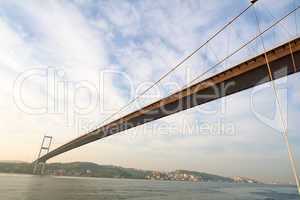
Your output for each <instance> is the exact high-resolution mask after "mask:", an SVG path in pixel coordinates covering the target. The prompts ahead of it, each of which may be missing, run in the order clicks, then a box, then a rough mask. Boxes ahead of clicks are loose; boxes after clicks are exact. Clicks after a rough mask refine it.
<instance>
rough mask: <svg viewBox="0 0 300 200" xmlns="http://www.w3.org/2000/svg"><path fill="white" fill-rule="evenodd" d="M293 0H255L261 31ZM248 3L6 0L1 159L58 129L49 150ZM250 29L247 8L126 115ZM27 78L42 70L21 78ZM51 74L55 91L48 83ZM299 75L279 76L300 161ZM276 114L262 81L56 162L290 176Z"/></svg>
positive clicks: (285, 31) (20, 155) (30, 150)
mask: <svg viewBox="0 0 300 200" xmlns="http://www.w3.org/2000/svg"><path fill="white" fill-rule="evenodd" d="M274 2H276V3H274ZM296 4H299V2H297V1H296V0H286V1H274V0H273V1H272V0H260V1H259V2H258V3H257V5H256V9H257V12H258V16H259V18H260V22H261V25H262V28H263V29H264V28H266V27H268V26H270V25H271V24H272V23H273V22H274V21H275V20H276V19H278V18H279V17H281V16H283V15H284V14H286V13H287V12H288V11H289V10H291V9H293V8H295V6H296ZM247 5H248V1H246V0H245V1H234V0H230V1H217V0H215V1H201V0H199V1H192V0H190V1H155V2H153V1H93V0H88V1H82V0H73V1H55V0H53V1H48V2H41V1H33V0H32V1H26V2H20V1H1V2H0V38H1V39H2V41H1V47H0V71H1V73H0V77H1V79H0V80H1V87H0V93H1V96H3V97H5V98H1V99H0V108H1V111H2V112H1V114H2V123H1V124H0V130H1V140H0V150H1V151H0V152H1V153H0V159H1V160H9V159H13V160H25V161H32V160H34V159H35V156H36V154H37V151H38V148H39V145H40V142H41V139H42V137H43V135H45V134H49V135H52V136H54V144H53V148H54V147H57V146H59V145H61V144H63V143H65V142H67V141H69V140H71V139H73V138H75V137H77V136H79V135H81V134H84V133H85V132H86V131H87V130H86V129H92V128H93V127H96V126H97V125H99V123H100V122H101V121H102V120H103V119H105V117H107V116H109V115H110V114H112V113H113V112H114V111H117V110H118V109H119V108H120V107H122V105H125V104H126V103H127V102H128V101H129V99H132V98H134V97H135V96H136V95H137V94H139V93H141V92H142V91H143V90H144V89H146V88H147V87H149V86H150V85H151V83H153V82H154V81H156V80H157V79H158V78H159V77H160V76H162V75H163V74H164V73H166V72H167V71H168V70H169V69H171V68H172V67H173V66H174V65H175V64H176V63H178V62H179V61H180V60H181V59H183V58H184V56H186V55H188V54H189V53H190V52H192V51H193V50H194V49H196V48H197V47H198V46H200V44H201V43H203V42H204V41H205V40H207V39H208V37H209V36H210V35H212V34H213V33H214V32H215V31H216V30H217V29H218V28H219V27H221V26H222V25H223V24H225V23H226V22H227V21H229V19H231V18H232V17H233V16H235V15H236V14H238V13H239V12H240V11H241V10H242V9H244V8H245V7H247ZM296 14H297V15H291V16H290V17H289V18H287V20H285V21H284V22H283V23H282V24H281V25H280V26H277V27H275V28H274V29H272V30H271V31H270V32H268V33H267V34H266V35H265V37H264V42H265V43H266V47H267V48H271V47H273V46H276V45H279V44H280V43H282V42H284V41H287V40H288V39H291V38H294V37H296V35H297V34H298V33H299V32H298V27H299V28H300V24H299V21H300V20H299V17H298V14H299V15H300V13H296ZM255 34H257V26H256V22H255V18H254V14H253V9H250V10H249V11H248V12H247V13H245V15H243V16H242V17H241V18H240V19H239V20H238V21H236V23H234V24H233V25H232V26H231V27H230V28H229V29H226V30H225V31H224V32H223V33H222V34H220V35H219V37H217V38H216V39H214V40H213V41H212V42H211V43H209V45H208V46H206V47H204V48H203V49H201V50H200V52H199V53H198V54H197V55H195V56H194V57H193V58H192V59H191V60H189V61H188V62H187V63H186V64H184V65H183V66H182V67H181V68H179V69H178V70H176V71H175V72H174V73H172V74H171V75H170V76H169V77H167V78H166V79H165V80H163V81H162V82H161V83H160V84H159V86H158V87H155V88H153V89H152V90H151V91H149V93H147V94H146V95H145V96H143V97H142V98H141V99H139V100H138V102H137V103H135V104H133V105H132V106H130V107H129V108H128V109H127V110H125V111H124V112H122V113H120V115H119V116H121V115H124V114H126V113H128V112H130V111H133V110H135V109H137V108H139V107H141V106H143V105H147V104H149V103H151V102H153V101H154V100H157V99H159V98H161V97H163V96H166V95H168V94H171V93H173V92H174V91H176V90H179V89H180V88H181V87H183V86H184V85H185V84H187V83H188V82H189V80H192V79H193V78H195V77H197V76H198V75H199V74H201V72H203V71H205V70H206V69H208V68H209V67H210V66H211V65H213V64H215V63H217V62H218V60H220V59H222V58H223V57H225V56H226V55H228V54H229V53H230V52H232V51H234V50H235V49H236V48H238V47H239V46H240V45H241V44H242V43H243V42H245V41H247V40H249V39H251V38H252V37H253V36H254V35H255ZM261 52H262V45H261V43H260V41H255V42H254V43H252V44H251V45H250V46H249V47H247V48H245V49H244V50H242V51H241V52H240V53H238V54H237V55H235V56H233V57H232V58H230V59H229V60H228V61H226V62H225V63H224V64H223V65H221V66H219V67H218V68H217V69H216V70H214V71H212V72H211V73H210V74H207V75H206V77H208V76H211V75H212V74H214V73H217V72H220V71H222V70H224V69H226V68H228V67H230V66H232V65H234V64H238V63H239V62H241V61H243V60H245V59H248V58H250V57H252V56H255V55H257V54H258V53H261ZM32 74H35V76H30V78H28V79H26V80H25V79H24V80H25V81H24V82H22V81H21V82H20V80H23V79H22V78H24V77H25V78H26V76H29V75H32ZM53 74H54V76H55V81H56V82H55V84H54V85H55V88H56V87H57V88H56V90H55V91H54V90H52V88H51V87H52V85H51V84H50V81H53V80H54V79H53V80H52V79H51V77H52V76H51V75H53ZM49 77H50V78H49ZM101 77H102V78H101ZM204 78H205V77H202V78H201V79H204ZM50 79H51V80H50ZM298 79H299V75H294V76H292V77H290V78H288V79H284V80H280V81H278V82H277V86H278V88H280V94H281V95H282V104H283V105H284V108H286V109H285V111H286V113H288V114H287V115H288V125H289V131H290V132H289V136H290V139H291V143H292V145H293V149H294V152H295V156H296V160H297V161H299V166H300V153H299V152H300V149H299V147H298V146H299V145H298V144H299V143H300V136H299V133H298V132H297V130H298V129H299V125H298V124H299V123H297V119H298V117H299V115H300V113H299V112H300V110H299V97H300V94H299V86H297V83H298V82H299V80H298ZM47 80H48V82H47ZM20 91H21V94H20ZM53 91H54V92H53ZM251 100H252V101H251ZM276 110H277V109H276V107H275V103H274V98H273V93H272V90H271V89H270V87H268V85H264V86H262V87H259V88H256V89H251V90H247V91H244V92H242V93H239V94H235V95H232V96H230V97H226V98H224V99H222V100H218V101H216V102H211V103H208V104H206V105H203V106H200V107H196V108H193V109H191V110H188V111H185V112H182V113H179V114H176V115H173V116H169V117H167V118H164V119H161V120H159V121H156V122H153V123H150V124H148V125H146V126H144V127H139V128H135V129H132V130H130V131H127V132H125V133H121V134H119V135H116V136H113V137H109V138H107V139H104V140H102V141H98V142H95V143H92V144H89V145H87V146H84V147H81V148H79V149H76V150H74V151H71V152H69V153H66V154H64V155H62V156H59V157H57V158H55V159H53V160H52V161H92V162H97V163H100V164H113V165H121V166H125V167H135V168H144V169H159V170H173V169H179V168H183V169H190V170H198V171H207V172H211V173H218V174H222V175H226V176H234V175H240V176H251V177H254V178H258V179H260V180H266V181H283V182H290V181H292V174H291V170H290V168H289V163H288V160H287V152H286V148H285V144H284V142H283V138H282V136H281V135H280V131H279V130H280V123H279V122H278V116H277V115H276V112H275V111H276ZM195 126H200V127H202V128H203V127H204V129H205V130H204V131H203V132H201V131H199V129H197V128H195ZM207 126H208V127H212V126H217V127H218V126H223V127H225V129H226V130H225V131H223V132H222V134H221V135H218V134H216V132H217V131H208V132H207V129H206V128H207ZM187 127H188V128H187ZM198 128H199V127H198ZM230 128H232V129H233V130H234V131H233V133H232V132H231V131H230V130H231V129H230ZM228 129H230V130H228ZM270 168H272V170H270ZM298 171H299V167H298Z"/></svg>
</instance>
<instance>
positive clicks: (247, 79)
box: [38, 38, 300, 162]
mask: <svg viewBox="0 0 300 200" xmlns="http://www.w3.org/2000/svg"><path fill="white" fill-rule="evenodd" d="M289 44H290V45H291V49H292V52H293V56H292V54H291V51H290V46H289ZM267 55H268V59H269V62H270V67H271V70H272V75H273V78H274V80H275V79H279V78H282V77H284V76H288V75H290V74H293V73H296V72H299V71H300V38H297V39H294V40H292V41H289V42H287V43H285V44H283V45H281V46H279V47H276V48H274V49H272V50H270V51H268V52H267ZM293 58H294V62H293ZM294 63H295V65H294ZM269 81H270V78H269V75H268V69H267V65H266V61H265V57H264V54H261V55H258V56H256V57H254V58H252V59H250V60H248V61H246V62H243V63H241V64H239V65H236V66H234V67H232V68H230V69H228V70H226V71H224V72H221V73H219V74H216V75H214V76H212V77H210V78H208V79H206V80H204V81H201V82H199V83H196V84H194V85H192V86H190V87H188V88H186V89H183V90H182V91H180V92H177V93H175V94H172V95H170V96H168V97H166V98H164V99H161V100H159V101H157V102H155V103H152V104H150V105H148V106H145V107H144V108H142V109H140V110H137V111H135V112H132V113H130V114H128V115H126V116H124V117H121V118H120V119H117V120H115V121H113V122H111V123H108V124H106V125H104V126H102V127H100V128H98V129H96V130H94V131H92V132H90V133H88V134H85V135H83V136H81V137H78V138H76V139H74V140H72V141H70V142H68V143H66V144H64V145H62V146H60V147H58V148H57V149H55V150H53V151H51V152H49V153H48V154H46V155H44V156H43V157H41V158H40V159H39V160H38V161H39V162H46V161H47V160H48V159H50V158H52V157H54V156H57V155H59V154H62V153H64V152H67V151H69V150H72V149H74V148H77V147H80V146H82V145H85V144H87V143H90V142H93V141H96V140H99V139H101V138H104V137H107V136H110V135H113V134H116V133H118V132H121V131H124V130H127V129H130V128H133V127H136V126H139V125H142V124H145V123H147V122H151V121H154V120H157V119H160V118H162V117H165V116H168V115H171V114H174V113H177V112H180V111H183V110H186V109H189V108H192V107H194V106H197V105H201V104H204V103H207V102H209V101H213V100H216V99H218V98H222V97H224V96H227V95H231V94H234V93H237V92H239V91H242V90H245V89H248V88H251V87H254V86H257V85H260V84H263V83H266V82H269Z"/></svg>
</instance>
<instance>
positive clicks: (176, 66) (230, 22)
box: [100, 1, 256, 126]
mask: <svg viewBox="0 0 300 200" xmlns="http://www.w3.org/2000/svg"><path fill="white" fill-rule="evenodd" d="M255 2H256V1H254V2H253V3H251V4H250V5H249V6H248V7H246V8H245V9H244V10H242V12H240V13H239V14H238V15H237V16H235V17H234V18H232V19H231V20H230V21H229V22H228V23H226V24H225V25H224V26H223V27H221V29H219V30H218V31H217V32H216V33H215V34H213V35H212V36H211V37H210V38H209V39H208V40H207V41H205V42H204V43H203V44H201V45H200V46H199V47H198V48H197V49H195V50H194V51H193V52H192V53H190V54H189V55H188V56H186V57H185V58H184V59H183V60H182V61H180V62H179V63H178V64H176V65H175V66H174V67H173V68H171V69H170V70H169V71H168V72H167V73H165V74H164V75H163V76H162V77H161V78H159V79H158V80H157V81H155V82H154V83H153V84H152V85H151V86H150V87H148V88H147V89H146V90H144V91H143V92H142V93H140V94H139V95H137V96H136V97H135V98H133V99H132V100H131V101H129V102H128V103H127V104H126V105H124V106H123V107H121V108H120V109H119V110H118V111H117V112H115V113H113V114H112V115H110V116H109V117H107V118H106V119H104V120H103V121H102V122H101V124H100V126H101V125H103V124H104V123H105V122H107V121H108V120H110V119H111V118H112V117H114V116H116V115H117V114H119V113H120V112H122V111H123V110H124V109H125V108H127V107H128V106H129V105H131V104H132V103H134V102H135V101H136V100H137V99H138V98H140V97H141V96H142V95H144V94H145V93H147V92H148V91H149V90H151V89H152V88H153V87H154V86H156V85H157V84H158V83H160V82H161V81H162V80H163V79H165V78H166V77H167V76H168V75H169V74H171V73H172V72H173V71H175V70H176V69H177V68H178V67H180V66H181V65H182V64H183V63H185V62H186V61H187V60H189V59H190V58H191V57H193V56H194V55H195V54H196V53H197V52H198V51H199V50H200V49H202V48H203V47H204V46H205V45H207V44H208V43H209V42H210V41H211V40H213V39H214V38H215V37H216V36H217V35H219V34H220V33H221V32H223V31H224V30H225V29H226V28H227V27H228V26H230V25H231V24H232V23H233V22H234V21H235V20H237V19H238V18H239V17H240V16H242V15H243V14H244V13H245V12H246V11H247V10H249V9H250V8H251V7H252V6H253V5H254V3H255Z"/></svg>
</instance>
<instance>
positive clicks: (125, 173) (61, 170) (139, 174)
mask: <svg viewBox="0 0 300 200" xmlns="http://www.w3.org/2000/svg"><path fill="white" fill-rule="evenodd" d="M32 169H33V165H32V164H31V163H20V162H17V163H12V162H0V173H22V174H32ZM45 173H46V174H47V175H55V176H82V177H102V178H130V179H151V180H175V181H214V182H235V180H234V179H232V178H227V177H223V176H219V175H214V174H208V173H203V172H196V171H187V170H176V171H173V172H157V171H146V170H138V169H132V168H123V167H116V166H111V165H98V164H95V163H90V162H72V163H50V164H47V168H46V172H45Z"/></svg>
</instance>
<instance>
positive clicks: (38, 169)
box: [33, 135, 52, 175]
mask: <svg viewBox="0 0 300 200" xmlns="http://www.w3.org/2000/svg"><path fill="white" fill-rule="evenodd" d="M51 143H52V136H48V135H45V136H44V138H43V141H42V144H41V148H40V151H39V154H38V158H37V159H36V161H35V162H34V163H33V165H34V167H33V174H40V175H43V174H44V172H45V167H46V161H45V162H40V161H39V159H40V158H41V156H42V155H45V154H47V153H49V151H50V146H51Z"/></svg>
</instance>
